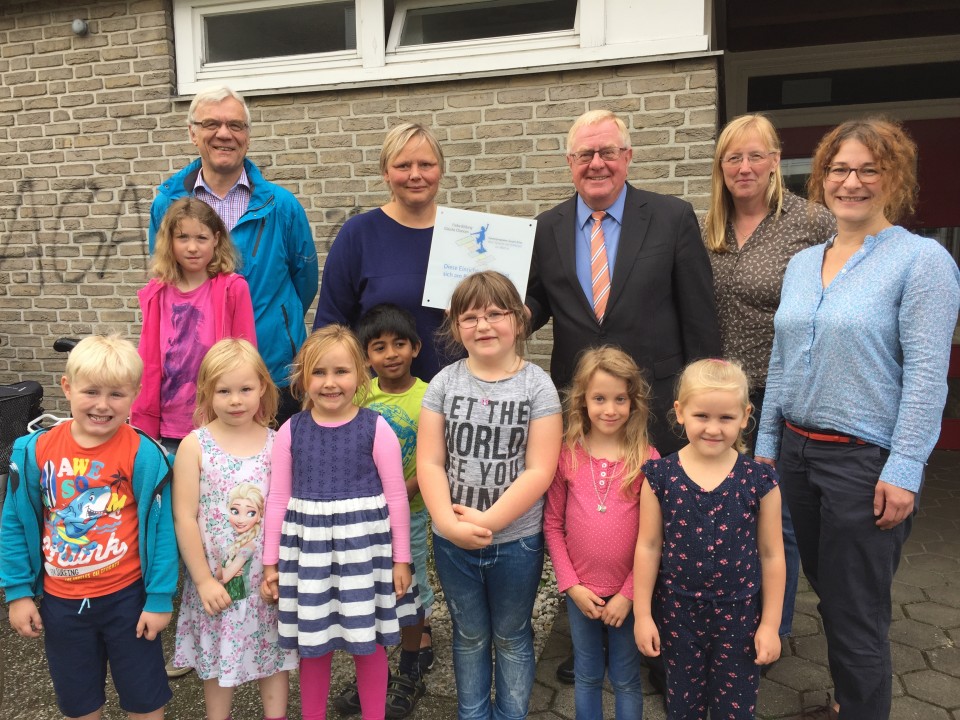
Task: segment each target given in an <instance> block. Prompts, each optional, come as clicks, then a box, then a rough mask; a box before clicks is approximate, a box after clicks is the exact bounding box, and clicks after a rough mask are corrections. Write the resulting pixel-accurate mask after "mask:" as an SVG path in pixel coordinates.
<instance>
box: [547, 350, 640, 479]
mask: <svg viewBox="0 0 960 720" xmlns="http://www.w3.org/2000/svg"><path fill="white" fill-rule="evenodd" d="M598 372H605V373H607V374H608V375H610V376H612V377H614V378H616V379H617V380H622V381H623V382H624V383H626V385H627V397H629V398H630V416H629V417H628V418H627V422H626V424H625V425H624V426H623V436H622V437H621V443H620V452H621V453H622V454H623V470H622V472H621V482H620V492H621V493H623V494H634V493H633V491H632V487H633V483H634V481H635V480H636V479H637V475H638V474H639V473H640V468H641V467H642V466H643V463H644V462H646V460H647V458H648V457H649V455H650V437H649V429H648V425H649V421H650V386H649V385H648V384H647V382H646V381H645V380H644V379H643V375H642V374H641V373H640V368H639V367H638V366H637V363H636V362H634V360H633V358H631V357H630V356H629V355H627V354H626V353H625V352H623V350H620V349H619V348H616V347H612V346H610V345H604V346H603V347H599V348H594V349H590V350H586V351H585V352H584V353H583V354H582V355H581V356H580V359H579V361H578V362H577V368H576V370H574V373H573V381H572V383H571V385H570V391H569V393H568V394H567V396H566V398H565V400H564V405H565V410H564V417H565V419H566V426H567V429H566V432H565V433H564V440H565V441H566V445H567V448H568V449H569V450H570V462H571V467H570V471H571V472H573V471H575V470H576V468H577V460H576V446H577V445H578V444H580V445H584V447H586V444H585V443H584V440H585V438H586V436H587V434H588V433H589V432H590V430H591V424H590V417H589V415H588V414H587V390H588V388H589V386H590V381H591V380H593V378H594V376H595V375H596V374H597V373H598Z"/></svg>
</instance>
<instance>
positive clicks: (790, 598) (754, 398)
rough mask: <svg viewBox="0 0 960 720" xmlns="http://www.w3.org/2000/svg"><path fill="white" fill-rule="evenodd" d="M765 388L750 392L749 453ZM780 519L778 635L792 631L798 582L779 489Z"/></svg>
mask: <svg viewBox="0 0 960 720" xmlns="http://www.w3.org/2000/svg"><path fill="white" fill-rule="evenodd" d="M765 394H766V388H765V387H760V388H754V389H753V391H752V392H751V393H750V404H751V405H753V420H751V422H750V425H748V426H747V428H748V429H747V431H746V432H745V433H744V435H745V437H744V439H745V440H746V442H747V447H748V448H749V451H750V453H751V454H752V453H753V449H754V447H755V446H756V444H757V428H758V427H759V426H760V410H761V409H762V408H763V399H764V396H765ZM780 495H781V502H780V519H781V522H782V525H783V556H784V559H785V560H786V563H787V583H786V586H785V587H784V590H783V614H782V615H781V616H780V630H779V635H780V637H785V636H787V635H790V634H792V633H793V611H794V606H795V605H796V603H797V586H798V585H799V583H800V551H799V550H798V549H797V535H796V533H795V532H794V531H793V521H792V520H791V519H790V508H789V507H788V506H787V501H786V499H785V498H783V490H781V491H780Z"/></svg>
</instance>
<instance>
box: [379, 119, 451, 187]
mask: <svg viewBox="0 0 960 720" xmlns="http://www.w3.org/2000/svg"><path fill="white" fill-rule="evenodd" d="M414 138H419V139H420V140H421V141H423V142H425V143H427V145H429V146H430V149H431V150H432V151H433V154H434V155H435V156H436V158H437V165H438V166H439V167H440V176H441V177H443V168H444V161H443V148H441V147H440V141H439V140H437V137H436V136H435V135H434V134H433V133H432V132H431V131H430V128H428V127H426V126H424V125H421V124H419V123H412V122H405V123H400V124H399V125H397V126H396V127H393V128H391V129H390V132H388V133H387V136H386V137H385V138H384V139H383V147H381V148H380V174H381V175H385V174H386V172H387V170H388V169H389V168H390V163H392V162H393V161H394V159H395V158H396V157H397V155H399V154H400V153H401V152H403V149H404V148H405V147H406V146H407V143H408V142H410V141H411V140H413V139H414Z"/></svg>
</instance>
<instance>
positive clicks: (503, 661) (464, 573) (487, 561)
mask: <svg viewBox="0 0 960 720" xmlns="http://www.w3.org/2000/svg"><path fill="white" fill-rule="evenodd" d="M433 553H434V559H435V560H436V564H437V575H438V576H439V578H440V585H441V587H442V588H443V593H444V597H445V599H446V601H447V606H448V607H449V609H450V618H451V620H452V621H453V671H454V674H455V676H456V681H457V705H458V716H459V718H460V720H522V719H523V718H525V717H526V716H527V710H528V706H529V703H530V693H531V691H532V690H533V680H534V676H535V674H536V661H535V658H534V654H533V628H532V627H531V624H530V616H531V613H532V612H533V603H534V601H535V600H536V597H537V589H538V587H539V585H540V574H541V572H542V570H543V534H542V533H537V534H536V535H530V536H528V537H524V538H520V539H519V540H513V541H511V542H505V543H498V544H495V545H489V546H487V547H485V548H482V549H480V550H464V549H463V548H460V547H457V546H456V545H454V544H453V543H451V542H449V541H447V540H444V539H443V538H442V537H440V536H439V535H437V534H434V536H433ZM494 650H495V651H496V671H495V677H494V663H493V659H492V652H493V651H494ZM491 680H494V686H495V688H496V699H495V700H493V701H492V702H491V699H490V685H491Z"/></svg>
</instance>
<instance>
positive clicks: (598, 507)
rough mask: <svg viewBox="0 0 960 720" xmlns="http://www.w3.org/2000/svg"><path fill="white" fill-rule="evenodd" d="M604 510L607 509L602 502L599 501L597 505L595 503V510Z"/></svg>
mask: <svg viewBox="0 0 960 720" xmlns="http://www.w3.org/2000/svg"><path fill="white" fill-rule="evenodd" d="M606 511H607V506H606V505H604V504H603V503H600V504H599V505H597V512H606Z"/></svg>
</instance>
